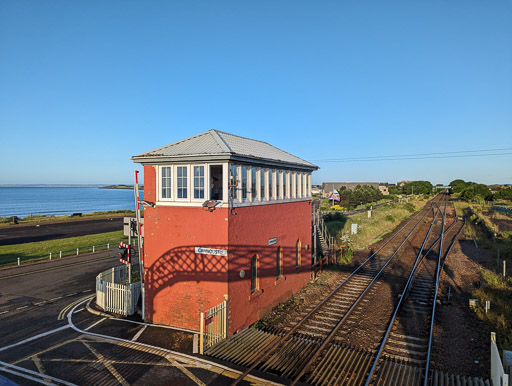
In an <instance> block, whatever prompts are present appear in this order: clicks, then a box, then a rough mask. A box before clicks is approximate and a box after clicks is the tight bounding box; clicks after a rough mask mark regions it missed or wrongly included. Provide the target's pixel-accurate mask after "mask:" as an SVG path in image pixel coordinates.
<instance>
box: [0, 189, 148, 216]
mask: <svg viewBox="0 0 512 386" xmlns="http://www.w3.org/2000/svg"><path fill="white" fill-rule="evenodd" d="M140 199H141V200H142V199H143V191H140ZM125 209H126V210H134V209H135V196H134V193H133V190H131V189H100V188H99V187H74V186H73V187H70V186H66V187H53V186H45V187H26V186H25V187H19V186H16V187H0V217H11V216H18V217H20V218H22V217H28V216H30V215H45V216H51V215H55V216H61V215H71V214H73V213H84V214H85V213H91V212H106V211H111V210H125Z"/></svg>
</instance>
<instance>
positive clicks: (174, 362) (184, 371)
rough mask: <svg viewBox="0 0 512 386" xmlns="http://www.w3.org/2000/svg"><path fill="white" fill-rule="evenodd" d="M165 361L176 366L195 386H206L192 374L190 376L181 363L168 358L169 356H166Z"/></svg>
mask: <svg viewBox="0 0 512 386" xmlns="http://www.w3.org/2000/svg"><path fill="white" fill-rule="evenodd" d="M165 359H167V360H168V361H169V362H171V363H172V364H173V365H174V366H176V367H177V368H178V369H180V370H181V372H182V373H183V374H185V375H186V376H187V377H189V378H190V379H191V380H193V381H194V382H195V383H196V384H197V385H200V386H206V383H203V382H202V381H201V380H200V379H199V378H197V377H196V376H195V375H194V374H192V373H191V372H190V370H188V369H187V368H186V367H185V366H183V365H182V364H181V363H179V362H177V361H176V360H175V359H172V358H170V357H169V355H166V356H165Z"/></svg>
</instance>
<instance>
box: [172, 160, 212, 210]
mask: <svg viewBox="0 0 512 386" xmlns="http://www.w3.org/2000/svg"><path fill="white" fill-rule="evenodd" d="M200 166H202V167H203V193H204V197H203V198H195V197H194V193H195V188H196V185H195V183H196V179H195V175H194V168H195V167H200ZM190 172H191V173H190V175H191V181H190V185H191V187H192V188H191V189H190V192H191V194H190V201H191V202H204V201H205V200H207V199H208V197H210V176H209V175H210V165H207V164H190ZM176 185H177V184H176Z"/></svg>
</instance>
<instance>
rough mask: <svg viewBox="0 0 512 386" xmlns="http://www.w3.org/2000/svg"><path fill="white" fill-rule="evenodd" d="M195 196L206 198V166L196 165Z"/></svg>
mask: <svg viewBox="0 0 512 386" xmlns="http://www.w3.org/2000/svg"><path fill="white" fill-rule="evenodd" d="M194 198H196V199H197V198H204V166H194Z"/></svg>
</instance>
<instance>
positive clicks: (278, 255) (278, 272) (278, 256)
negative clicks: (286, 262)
mask: <svg viewBox="0 0 512 386" xmlns="http://www.w3.org/2000/svg"><path fill="white" fill-rule="evenodd" d="M281 263H282V255H281V247H277V252H276V278H278V279H279V278H280V277H281V275H282V274H283V271H282V270H283V268H282V266H281Z"/></svg>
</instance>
